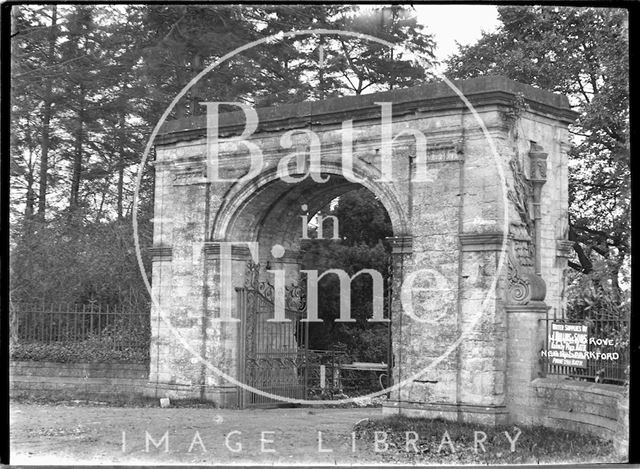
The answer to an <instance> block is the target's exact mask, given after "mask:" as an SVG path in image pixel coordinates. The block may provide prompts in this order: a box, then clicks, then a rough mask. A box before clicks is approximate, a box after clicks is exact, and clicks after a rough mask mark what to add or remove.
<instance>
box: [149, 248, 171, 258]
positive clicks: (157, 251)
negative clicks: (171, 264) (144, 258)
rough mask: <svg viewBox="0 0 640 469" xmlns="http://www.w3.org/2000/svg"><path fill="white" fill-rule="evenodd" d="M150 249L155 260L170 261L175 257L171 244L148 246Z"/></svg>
mask: <svg viewBox="0 0 640 469" xmlns="http://www.w3.org/2000/svg"><path fill="white" fill-rule="evenodd" d="M148 250H149V253H150V254H151V258H152V260H153V261H154V262H155V261H170V260H171V258H172V257H173V249H172V248H171V246H165V245H157V246H152V247H150V248H148Z"/></svg>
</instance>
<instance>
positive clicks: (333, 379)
mask: <svg viewBox="0 0 640 469" xmlns="http://www.w3.org/2000/svg"><path fill="white" fill-rule="evenodd" d="M327 176H329V180H328V181H327V182H324V183H319V182H316V181H314V180H313V179H312V178H306V179H304V180H301V181H300V182H298V183H296V184H290V183H286V182H284V181H283V180H281V179H279V178H268V177H267V178H264V176H261V179H262V180H259V181H252V182H251V183H248V184H246V185H245V186H244V187H238V188H234V189H232V190H231V191H230V192H232V193H233V197H229V199H228V200H230V201H233V202H232V203H231V202H230V203H229V204H228V205H227V206H226V207H224V206H223V209H222V210H221V211H220V212H219V216H218V217H217V219H216V220H214V229H213V230H212V237H213V238H214V239H217V240H224V241H227V242H229V241H232V242H240V241H244V242H253V243H257V245H258V250H259V256H258V258H259V262H258V264H259V266H258V267H257V268H256V269H255V271H254V272H249V270H251V269H252V267H251V264H253V263H254V260H253V259H236V260H235V262H236V269H240V270H242V269H244V272H245V275H246V274H250V275H257V276H258V277H259V280H260V282H262V284H266V285H268V287H267V288H269V289H270V291H272V290H273V287H274V284H275V283H276V279H275V275H276V274H275V273H274V272H275V271H281V272H282V271H283V272H284V273H285V274H284V278H285V279H286V285H291V284H299V285H302V287H303V289H304V290H305V291H306V290H307V289H308V288H309V286H310V285H314V283H313V279H310V278H309V275H310V274H309V272H316V274H315V275H316V278H317V283H316V284H315V285H317V300H318V301H317V319H318V322H306V321H301V323H300V325H301V328H298V329H296V328H295V327H293V326H282V328H281V329H280V330H279V332H278V329H277V326H276V325H274V324H272V323H271V324H269V323H268V321H267V320H266V319H265V320H262V321H254V325H253V326H251V328H250V332H249V333H245V336H244V337H242V338H241V339H242V340H243V341H244V342H243V343H244V344H245V347H248V348H246V350H247V352H246V354H245V358H244V359H245V361H246V360H252V362H251V363H249V364H248V365H246V366H247V367H248V368H247V369H249V368H251V367H252V366H256V367H257V366H262V365H259V363H258V362H260V360H262V362H261V363H263V365H264V366H268V365H267V364H266V362H267V361H268V360H267V359H265V356H266V355H267V352H266V350H267V349H261V347H263V344H264V343H265V340H264V337H263V338H262V339H261V338H260V334H263V336H266V335H269V336H270V337H271V338H270V339H268V340H267V342H268V343H269V344H270V345H269V347H271V348H269V350H268V354H270V356H276V354H277V353H280V352H281V355H280V358H282V357H283V356H284V355H283V354H285V352H286V354H288V355H287V357H289V358H290V357H292V356H293V355H294V354H293V352H292V351H291V348H292V342H293V341H292V340H291V337H293V336H295V343H294V345H295V346H297V348H298V351H299V350H302V349H304V350H305V354H306V355H305V358H304V360H303V361H304V363H305V364H306V365H305V366H307V368H308V369H306V370H305V376H304V380H305V383H304V385H305V395H304V397H305V398H309V399H313V398H323V399H327V398H332V397H339V398H344V397H345V396H348V397H353V396H357V395H363V394H369V393H371V392H376V391H380V390H381V386H386V385H387V384H388V376H389V367H390V363H391V360H390V357H391V339H392V338H391V327H390V311H391V307H390V298H391V296H390V285H391V284H392V278H391V276H392V272H391V269H390V265H391V252H390V247H389V245H388V243H387V242H386V240H385V238H387V237H389V236H393V234H394V231H395V229H396V227H403V226H404V225H403V216H402V214H401V213H400V212H399V211H397V210H396V211H394V210H393V207H394V204H393V200H392V199H390V198H388V196H387V193H386V192H385V190H384V187H383V186H380V187H378V186H375V185H371V184H368V185H369V187H365V186H364V185H361V184H357V183H353V182H350V181H348V180H347V179H345V178H344V177H343V176H342V175H341V174H336V173H335V172H332V173H329V172H327V173H323V174H322V177H327ZM389 206H390V207H392V209H391V210H389V209H388V208H387V207H389ZM394 221H395V223H394ZM334 226H335V227H334ZM247 262H248V266H249V267H245V266H244V265H243V263H247ZM254 267H255V266H254ZM328 270H332V271H333V272H327V271H328ZM336 270H340V271H342V272H344V274H345V275H346V277H344V276H343V278H342V279H341V278H340V275H338V274H336V273H335V271H336ZM371 271H373V272H371ZM325 273H326V275H323V274H325ZM345 279H347V283H346V288H345V283H344V280H345ZM378 279H379V280H380V282H378V281H377V280H378ZM236 282H237V284H238V286H243V285H241V284H240V281H238V280H236ZM244 286H246V282H245V283H244ZM287 291H289V290H287ZM307 293H308V292H307ZM344 297H347V298H348V297H350V299H349V300H346V301H347V309H348V311H347V312H346V313H345V311H343V309H344V307H345V306H344V301H345V300H343V298H344ZM265 300H266V298H264V297H262V298H261V299H259V301H257V300H256V301H254V300H250V301H245V302H244V303H242V304H244V305H245V306H244V307H245V308H248V309H251V308H254V309H255V310H256V311H257V310H258V309H260V308H258V306H256V304H257V303H260V302H261V304H263V306H264V303H265ZM247 305H248V306H247ZM287 305H288V303H287ZM378 306H380V307H381V310H380V308H378ZM262 308H263V307H262ZM263 309H264V308H263ZM376 311H378V312H379V315H378V314H377V313H376ZM289 313H290V311H289V310H287V312H286V315H287V318H293V316H289ZM305 313H306V316H304V317H303V318H302V319H310V318H312V317H313V316H312V315H311V313H310V311H309V305H307V310H306V311H305ZM244 314H245V315H244V316H242V315H240V316H241V317H242V318H243V321H249V320H251V318H252V316H251V315H255V314H256V313H255V311H245V313H244ZM345 314H346V316H347V318H348V319H347V320H345ZM265 317H267V316H266V315H265ZM286 327H289V329H288V331H289V332H287V330H285V329H286ZM283 331H284V332H283ZM273 337H279V338H277V339H274V338H273ZM283 337H284V338H283ZM287 337H289V339H287ZM274 341H275V342H278V344H279V345H278V346H277V347H276V346H274V345H273V344H274V343H275V342H274ZM254 342H255V344H258V345H255V344H254ZM250 347H254V349H251V348H250ZM278 347H280V348H278ZM261 351H264V354H263V356H261V357H259V359H253V358H251V357H252V356H253V355H252V354H255V353H261ZM247 357H248V358H247ZM309 357H312V358H309ZM267 358H269V357H267ZM310 364H312V365H313V366H311V365H310ZM246 372H247V373H249V374H251V373H252V371H246ZM256 374H259V375H260V376H263V375H268V376H269V377H271V378H272V379H273V377H274V376H276V377H278V376H279V378H278V379H280V378H282V373H280V375H278V373H274V372H273V371H270V372H268V373H267V372H264V370H260V371H258V372H256ZM252 379H253V378H252ZM265 379H266V378H265ZM283 379H284V378H283ZM288 380H289V381H291V380H290V379H288ZM285 381H286V380H285ZM256 383H257V382H256ZM260 385H261V386H262V388H263V389H265V390H267V391H268V392H272V393H273V394H276V395H285V396H292V394H291V391H290V390H285V389H275V388H277V386H269V385H268V383H266V382H265V381H264V380H263V381H262V382H259V383H257V385H256V387H258V388H260ZM295 397H301V396H300V395H299V394H296V395H295Z"/></svg>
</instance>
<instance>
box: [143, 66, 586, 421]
mask: <svg viewBox="0 0 640 469" xmlns="http://www.w3.org/2000/svg"><path fill="white" fill-rule="evenodd" d="M456 86H457V87H458V89H459V90H460V91H462V93H464V95H465V96H466V98H467V99H468V100H469V102H471V104H472V105H473V106H474V109H475V111H476V112H477V115H478V116H479V118H480V119H481V120H482V122H483V125H484V127H485V128H486V130H487V131H488V133H489V135H490V137H491V138H492V139H493V144H494V146H495V148H496V150H497V159H496V155H494V153H493V151H492V147H491V145H489V144H488V142H487V134H486V133H485V130H484V129H483V128H482V126H481V125H480V124H479V122H478V121H477V119H476V117H475V116H474V115H473V114H472V113H471V112H470V111H469V109H468V108H467V107H466V105H465V104H464V103H463V102H462V101H461V100H460V98H459V97H458V96H457V94H456V93H454V92H453V91H452V90H451V89H450V88H449V87H448V86H446V85H445V84H444V83H433V84H428V85H423V86H420V87H416V88H409V89H399V90H393V91H391V92H385V93H378V94H374V95H366V96H357V97H348V98H339V99H332V100H327V101H323V102H317V103H301V104H296V105H285V106H279V107H277V108H268V109H261V110H258V118H259V124H258V127H257V130H256V132H255V133H254V134H253V135H251V136H250V137H249V141H250V142H251V143H252V144H253V145H255V146H257V147H259V148H260V149H261V150H262V153H261V154H262V157H263V160H262V163H263V168H264V170H263V171H262V172H260V173H259V174H258V175H256V176H255V177H253V178H250V180H249V181H246V182H242V181H237V180H232V181H226V182H223V181H213V180H210V179H209V178H207V165H206V159H207V157H206V155H207V138H206V137H207V135H206V133H207V125H206V119H205V116H202V117H196V118H193V119H190V120H185V121H174V122H169V123H167V124H166V125H165V126H164V128H163V130H162V132H161V135H160V136H159V137H158V139H157V141H156V155H157V156H156V161H155V166H156V191H155V194H156V200H155V217H154V220H155V224H154V247H153V248H152V252H153V253H154V261H153V279H152V285H153V294H154V298H155V300H156V303H155V306H154V308H153V313H152V331H153V337H152V349H151V366H150V377H149V381H150V389H151V390H152V392H153V393H154V395H165V394H166V395H169V396H173V397H181V396H182V397H200V398H204V399H209V400H213V401H216V402H217V403H218V404H220V405H222V406H234V405H236V404H237V396H238V388H237V386H236V385H235V384H234V383H232V382H230V381H228V380H226V379H224V378H223V377H221V376H219V375H218V374H217V373H215V372H213V371H212V370H211V368H210V367H208V366H206V365H203V364H202V363H201V362H200V361H199V360H198V359H197V358H195V357H194V352H196V353H197V354H198V355H200V356H202V357H204V359H205V361H207V362H209V363H211V364H212V365H214V366H215V367H216V369H218V370H221V371H223V372H225V373H227V374H228V375H230V376H232V377H236V376H239V374H238V363H239V361H238V360H239V356H238V349H239V347H238V344H239V339H240V338H239V333H238V326H237V324H236V323H225V322H216V321H215V320H214V319H215V318H216V317H218V316H219V315H221V314H222V313H221V310H220V272H221V267H220V252H221V247H220V246H221V244H220V243H224V242H257V243H258V244H259V259H261V260H265V261H266V260H270V258H269V256H270V249H271V247H272V246H273V245H274V244H276V243H277V244H280V245H282V246H283V247H284V248H285V250H286V251H285V254H284V255H283V256H281V257H279V258H278V259H271V261H272V262H276V261H277V262H279V263H281V264H288V265H290V266H295V265H296V263H297V256H296V250H297V246H298V241H299V240H298V239H297V238H296V229H297V228H296V227H299V221H298V220H299V216H300V207H301V205H302V204H305V205H307V209H308V211H309V213H313V212H314V210H317V209H319V208H320V207H322V206H323V204H326V203H327V202H328V201H329V200H331V199H332V198H333V197H335V196H336V195H339V194H341V193H344V192H345V191H348V190H351V189H353V188H354V187H357V185H355V184H354V183H353V182H351V181H349V179H348V178H346V177H345V175H344V174H345V173H344V169H345V166H344V159H343V156H344V155H345V151H344V148H343V146H342V145H343V144H344V141H345V140H344V132H345V130H344V129H345V127H344V122H345V121H352V126H353V135H352V139H351V140H350V142H351V147H350V148H351V154H352V157H353V168H354V169H353V171H354V173H355V174H356V175H358V176H359V177H360V179H361V181H362V185H363V186H364V187H367V188H368V189H369V190H370V191H372V192H373V193H374V194H375V195H376V196H377V197H378V198H379V200H380V201H381V202H382V203H383V205H384V206H385V208H386V209H387V211H388V213H389V215H390V217H391V220H392V223H393V228H394V238H393V239H392V244H393V249H394V261H393V263H394V266H393V267H394V273H395V275H394V286H393V287H394V288H393V291H394V296H393V301H392V314H393V325H392V328H393V335H394V350H393V354H394V358H395V360H394V368H393V380H394V382H396V383H399V382H405V385H404V386H402V387H401V388H400V389H397V390H396V391H394V392H393V393H392V396H391V398H390V399H389V401H388V403H387V405H386V407H385V410H386V411H389V412H400V413H406V414H417V415H429V416H443V417H445V418H452V419H464V420H473V421H483V422H504V421H507V420H508V419H509V418H513V419H518V418H520V416H522V415H523V414H524V413H526V406H527V405H528V404H527V402H528V399H529V398H530V397H531V392H533V391H532V387H531V386H530V382H531V380H532V379H533V378H534V377H536V376H537V374H538V373H539V371H540V370H539V364H538V356H539V355H538V354H539V351H540V349H539V347H540V345H541V343H540V340H541V338H542V335H541V333H542V332H541V329H540V327H538V323H539V319H540V318H541V317H542V316H543V315H544V314H545V312H546V310H547V309H549V308H556V309H558V310H559V309H561V308H562V307H563V304H564V298H563V289H562V283H563V276H564V268H565V264H566V262H565V261H564V257H563V256H565V254H564V244H565V242H566V234H567V211H568V189H567V186H568V170H567V156H566V141H567V126H568V125H569V123H570V122H572V121H573V119H574V118H575V115H574V114H573V113H572V112H571V111H570V108H569V104H568V101H567V100H566V98H565V97H563V96H559V95H555V94H551V93H547V92H544V91H541V90H538V89H535V88H532V87H529V86H526V85H522V84H520V83H516V82H513V81H510V80H507V79H504V78H501V77H485V78H480V79H473V80H466V81H461V82H456ZM523 99H524V102H525V103H526V106H525V108H524V109H522V110H520V112H519V113H514V112H513V111H514V107H515V106H516V104H515V103H518V102H522V100H523ZM380 103H391V105H392V120H393V122H392V127H391V128H392V136H393V142H392V150H391V151H392V153H391V158H390V160H388V161H387V162H389V161H390V163H389V164H390V168H391V173H392V178H391V179H390V180H385V179H384V178H382V177H381V175H382V173H383V171H382V168H383V165H384V163H385V160H383V158H384V157H383V155H385V154H386V153H385V151H386V148H387V147H386V146H385V144H384V142H383V141H382V140H383V135H385V134H384V129H383V125H382V123H381V109H382V107H381V105H380ZM514 115H518V118H517V122H516V121H515V120H514V117H513V116H514ZM219 117H220V119H219V122H220V127H219V132H220V136H221V137H224V138H228V137H234V136H238V135H239V134H240V133H241V132H242V131H243V129H244V117H245V116H244V115H243V114H242V113H241V112H237V113H230V114H226V115H221V116H219ZM294 130H298V131H300V135H298V136H297V137H296V138H293V139H292V141H293V144H292V145H291V146H290V148H283V147H282V145H281V139H282V137H283V135H285V134H286V133H287V132H291V131H294ZM302 130H305V131H310V132H313V133H314V134H315V135H317V137H318V142H319V144H320V156H321V173H322V174H324V175H328V176H331V178H330V180H329V181H328V182H326V183H320V182H314V181H311V180H310V179H309V178H307V180H304V181H302V182H300V183H297V184H293V185H292V184H289V183H285V182H283V181H282V180H280V179H279V177H278V173H277V172H276V170H275V168H277V167H278V164H279V162H280V161H281V160H282V158H283V157H286V156H287V155H289V154H290V153H291V152H292V151H295V150H298V151H300V152H303V153H304V152H308V151H309V140H308V139H306V137H305V136H304V135H303V133H302V132H301V131H302ZM418 133H419V134H420V135H423V136H424V137H425V141H426V142H427V143H426V148H423V147H421V146H420V145H419V140H418V137H416V135H417V134H418ZM219 157H220V160H219V164H220V174H221V175H222V177H223V178H227V179H233V177H235V178H239V177H240V176H242V175H244V174H246V173H247V172H248V171H249V169H250V166H251V165H250V159H249V156H248V153H247V151H246V149H245V148H244V147H242V146H241V145H240V146H239V145H236V144H233V143H231V142H229V141H226V143H224V145H222V146H221V147H220V153H219ZM501 173H502V174H503V175H504V179H503V178H502V177H501ZM291 174H295V171H294V172H292V173H291ZM418 174H420V175H421V177H417V176H418ZM505 217H506V219H505ZM240 244H242V243H240ZM503 249H504V252H505V256H506V257H505V258H506V260H507V262H505V263H504V265H502V269H501V270H500V269H499V268H500V267H501V264H500V259H501V254H502V252H503ZM250 254H251V253H250V251H249V249H248V248H247V247H246V246H242V245H238V246H234V247H233V248H232V249H231V251H230V255H231V260H232V264H233V273H232V277H233V281H234V282H236V283H240V282H241V279H242V278H243V274H244V272H243V265H245V263H246V260H247V259H248V258H249V257H250ZM274 265H277V264H274ZM294 272H295V269H294ZM494 278H497V283H496V284H495V288H493V285H494V283H493V282H492V279H494ZM403 283H404V284H405V286H407V288H408V292H409V293H408V295H407V294H405V295H404V297H403V296H402V295H401V287H402V286H403ZM403 298H404V303H403ZM406 307H408V308H409V309H410V311H409V310H407V308H406ZM230 309H231V310H230V311H228V312H227V313H229V314H230V315H231V316H233V314H234V311H233V307H232V308H230ZM479 310H481V316H480V318H479V320H478V321H477V323H476V322H475V318H476V316H477V314H476V313H477V312H478V311H479ZM161 317H162V318H166V321H164V320H161ZM471 323H473V324H474V327H473V328H470V329H469V328H468V327H467V326H468V325H469V324H471ZM168 324H170V325H171V328H170V327H169V325H168ZM467 329H469V330H470V332H469V333H468V334H467V335H466V337H465V340H464V341H462V343H461V344H460V345H459V346H455V347H454V345H455V344H456V341H457V340H458V338H459V337H460V334H461V333H462V332H463V331H465V330H467ZM172 331H173V332H172ZM175 333H177V334H179V336H180V337H181V338H182V339H180V340H178V339H177V338H176V335H175ZM184 343H187V344H189V345H190V347H189V348H190V349H191V350H187V349H185V347H184ZM433 363H436V365H434V366H431V368H429V367H430V365H432V364H433ZM425 368H427V369H429V371H428V372H425V373H422V372H421V371H422V370H424V369H425Z"/></svg>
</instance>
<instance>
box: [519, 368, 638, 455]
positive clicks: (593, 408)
mask: <svg viewBox="0 0 640 469" xmlns="http://www.w3.org/2000/svg"><path fill="white" fill-rule="evenodd" d="M532 387H533V389H534V392H535V398H534V399H532V400H531V401H530V402H529V405H527V406H525V407H524V408H523V411H522V413H521V417H520V419H519V420H520V421H523V422H526V423H530V424H539V425H544V426H547V427H553V428H562V429H565V430H571V431H576V432H579V433H591V434H594V435H597V436H599V437H601V438H605V439H608V440H612V441H613V443H614V447H615V449H616V452H617V453H618V454H619V455H620V456H621V457H623V458H624V457H626V456H627V455H628V445H629V413H628V412H629V397H628V395H627V394H626V393H625V389H626V388H625V387H623V386H615V385H611V384H601V383H591V382H585V381H575V380H566V379H561V378H558V377H554V378H538V379H536V380H534V381H533V383H532Z"/></svg>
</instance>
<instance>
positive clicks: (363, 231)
mask: <svg viewBox="0 0 640 469" xmlns="http://www.w3.org/2000/svg"><path fill="white" fill-rule="evenodd" d="M322 213H323V214H324V215H327V214H331V215H333V216H336V217H337V218H338V222H339V226H340V236H341V240H339V241H332V240H313V241H311V242H307V245H306V246H305V252H304V257H303V261H302V266H303V268H304V269H314V270H318V272H319V274H322V273H323V272H324V271H326V270H327V269H342V270H344V271H345V272H346V273H347V274H348V275H350V276H351V275H354V274H355V273H356V272H358V271H360V270H362V269H374V270H376V271H378V272H380V273H381V274H382V276H383V278H385V286H384V288H385V292H384V295H385V299H386V298H387V288H388V286H387V282H386V278H387V276H388V262H389V251H388V249H387V247H386V246H385V244H384V243H383V240H384V237H386V236H389V235H391V234H392V231H391V222H390V220H389V216H388V214H387V213H386V211H385V209H384V207H383V206H382V204H381V203H380V202H379V201H378V200H376V198H375V197H374V195H373V194H372V193H371V192H369V191H368V190H367V189H358V190H355V191H352V192H349V193H346V194H344V195H341V196H340V198H339V200H338V203H337V205H336V206H334V207H333V209H329V210H323V211H322ZM340 294H341V293H340V288H339V279H338V277H337V276H336V275H328V276H326V277H324V278H322V279H321V280H320V282H319V288H318V297H319V298H320V300H321V301H320V302H319V305H318V309H319V316H320V318H322V319H323V320H324V322H323V323H321V324H320V323H318V324H311V326H310V333H309V335H310V344H311V348H318V349H332V350H344V351H346V352H347V353H349V356H350V358H351V359H352V360H358V361H367V362H386V361H387V360H388V355H387V353H388V343H389V336H388V334H389V329H388V325H387V324H381V323H369V322H367V319H369V318H371V315H372V303H373V302H372V298H373V284H372V281H371V280H370V279H369V277H368V276H367V275H360V276H358V277H356V278H355V279H354V280H353V281H352V284H351V317H352V318H354V319H355V320H356V322H355V323H337V322H335V320H336V319H338V318H339V316H340ZM385 303H386V300H385ZM385 311H386V306H385Z"/></svg>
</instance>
